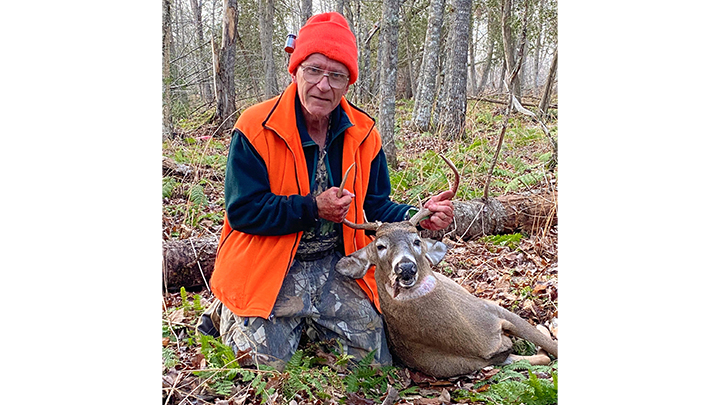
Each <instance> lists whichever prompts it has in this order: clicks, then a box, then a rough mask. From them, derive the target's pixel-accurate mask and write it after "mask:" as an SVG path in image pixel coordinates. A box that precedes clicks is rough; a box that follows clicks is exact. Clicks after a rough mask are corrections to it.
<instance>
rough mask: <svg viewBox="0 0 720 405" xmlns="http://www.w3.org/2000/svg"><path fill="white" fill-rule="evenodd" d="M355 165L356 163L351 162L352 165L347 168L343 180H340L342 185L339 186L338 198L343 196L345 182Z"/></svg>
mask: <svg viewBox="0 0 720 405" xmlns="http://www.w3.org/2000/svg"><path fill="white" fill-rule="evenodd" d="M354 166H355V163H353V164H351V165H350V167H348V168H347V170H345V175H344V176H343V179H342V181H341V182H340V187H339V188H338V193H337V198H342V192H343V189H344V188H345V182H346V181H347V179H348V174H350V169H352V168H353V167H354Z"/></svg>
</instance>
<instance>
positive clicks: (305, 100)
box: [292, 53, 350, 117]
mask: <svg viewBox="0 0 720 405" xmlns="http://www.w3.org/2000/svg"><path fill="white" fill-rule="evenodd" d="M303 66H314V67H316V68H320V69H324V70H327V71H331V72H339V73H344V74H346V75H348V76H349V74H350V72H349V71H348V69H347V68H346V67H345V65H343V64H342V63H340V62H338V61H336V60H333V59H330V58H328V57H327V56H325V55H323V54H320V53H314V54H312V55H310V56H308V57H307V58H306V59H305V60H304V61H303V62H302V63H301V64H300V66H298V68H297V70H296V71H295V74H294V75H292V78H293V81H294V82H296V83H297V88H298V95H299V97H300V103H301V104H302V106H303V108H304V109H305V111H306V112H308V113H310V114H311V115H314V116H317V117H327V116H329V115H330V113H331V112H332V110H334V109H335V107H337V106H338V104H340V100H341V99H342V97H343V96H344V95H345V93H347V91H348V89H349V88H350V85H349V84H346V85H345V86H344V88H341V89H334V88H332V87H330V83H329V82H328V78H327V77H325V76H323V77H322V79H320V81H319V82H317V83H314V84H312V83H308V82H307V80H305V77H304V75H305V72H303Z"/></svg>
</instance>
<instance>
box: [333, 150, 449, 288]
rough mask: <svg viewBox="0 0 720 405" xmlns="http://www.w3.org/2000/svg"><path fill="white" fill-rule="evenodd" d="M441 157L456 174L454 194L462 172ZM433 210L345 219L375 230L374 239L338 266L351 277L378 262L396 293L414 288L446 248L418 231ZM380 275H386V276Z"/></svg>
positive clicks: (376, 264)
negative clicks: (396, 217) (389, 218)
mask: <svg viewBox="0 0 720 405" xmlns="http://www.w3.org/2000/svg"><path fill="white" fill-rule="evenodd" d="M440 157H441V158H442V159H443V160H444V161H445V162H446V163H447V164H448V165H449V166H450V168H451V169H452V171H453V173H454V174H455V181H454V183H453V186H452V188H451V190H452V193H453V195H455V193H456V192H457V188H458V185H459V184H460V175H459V173H458V171H457V168H455V165H454V164H453V163H452V162H451V161H450V160H448V159H446V158H445V157H444V156H442V155H440ZM431 214H432V212H431V211H430V210H428V209H426V208H422V209H421V210H420V211H418V212H417V213H416V214H415V215H413V217H412V218H410V219H409V220H407V221H402V222H387V223H381V222H379V221H376V222H372V223H365V224H354V223H352V222H350V221H348V220H347V219H346V220H344V223H345V225H346V226H349V227H351V228H354V229H364V230H373V231H375V240H373V241H372V242H371V243H370V244H368V245H367V246H365V247H364V248H362V249H359V250H357V251H356V252H354V253H352V254H351V255H349V256H346V257H344V258H342V259H341V260H340V261H339V262H338V264H337V266H336V270H337V271H339V272H340V273H341V274H343V275H346V276H348V277H352V278H360V277H363V276H364V275H365V273H367V271H368V269H370V267H371V266H372V265H375V266H377V268H378V269H379V270H380V271H379V272H376V274H375V277H376V279H377V282H378V285H380V284H383V283H388V284H387V285H389V286H392V288H393V289H395V291H396V293H395V295H397V291H398V290H399V289H400V288H412V287H413V286H415V283H416V282H417V281H418V279H421V278H422V276H423V274H421V273H423V272H426V271H428V272H429V271H431V269H430V265H436V264H438V263H439V262H440V261H441V260H442V259H443V257H445V253H446V252H447V246H445V244H444V243H442V242H439V241H435V240H432V239H426V238H421V237H420V234H419V233H418V230H417V225H418V223H419V222H420V221H421V220H422V219H423V218H425V217H427V216H429V215H431ZM378 277H383V278H384V280H381V279H379V278H378Z"/></svg>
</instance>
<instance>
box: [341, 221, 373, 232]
mask: <svg viewBox="0 0 720 405" xmlns="http://www.w3.org/2000/svg"><path fill="white" fill-rule="evenodd" d="M343 224H345V225H346V226H348V227H350V228H352V229H363V230H366V231H377V230H378V228H379V227H380V225H382V222H380V221H375V222H366V223H364V224H356V223H353V222H350V221H348V220H347V218H343Z"/></svg>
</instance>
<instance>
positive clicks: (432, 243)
mask: <svg viewBox="0 0 720 405" xmlns="http://www.w3.org/2000/svg"><path fill="white" fill-rule="evenodd" d="M423 242H425V247H426V248H427V253H425V257H427V259H428V260H429V261H430V263H432V265H433V266H435V265H437V264H438V263H440V261H441V260H442V259H443V257H445V253H447V246H446V245H445V244H444V243H442V242H440V241H437V240H433V239H423Z"/></svg>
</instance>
